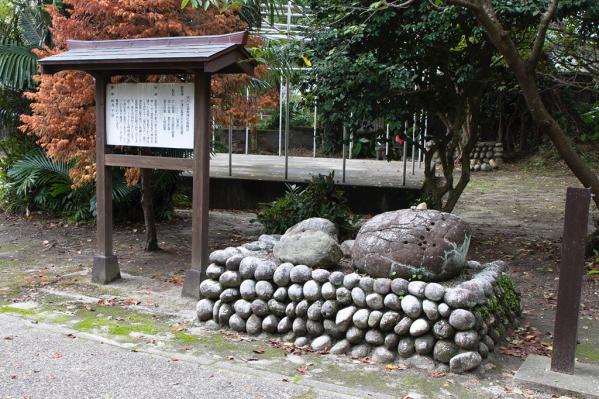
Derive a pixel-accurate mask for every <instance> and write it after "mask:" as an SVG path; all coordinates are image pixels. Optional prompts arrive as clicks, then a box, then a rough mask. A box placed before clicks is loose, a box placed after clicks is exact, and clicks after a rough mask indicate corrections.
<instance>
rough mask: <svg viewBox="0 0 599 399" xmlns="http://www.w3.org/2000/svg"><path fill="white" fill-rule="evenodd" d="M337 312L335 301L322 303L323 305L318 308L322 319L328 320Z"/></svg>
mask: <svg viewBox="0 0 599 399" xmlns="http://www.w3.org/2000/svg"><path fill="white" fill-rule="evenodd" d="M338 310H339V307H338V305H337V301H333V300H327V301H324V303H323V304H322V307H321V308H320V313H321V314H322V317H324V318H325V319H330V318H332V317H334V316H335V315H336V314H337V311H338Z"/></svg>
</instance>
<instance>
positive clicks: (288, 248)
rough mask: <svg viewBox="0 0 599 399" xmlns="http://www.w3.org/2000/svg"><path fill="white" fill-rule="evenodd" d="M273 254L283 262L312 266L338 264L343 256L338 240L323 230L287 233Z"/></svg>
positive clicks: (325, 266)
mask: <svg viewBox="0 0 599 399" xmlns="http://www.w3.org/2000/svg"><path fill="white" fill-rule="evenodd" d="M273 255H274V256H275V258H277V259H278V260H279V261H281V262H291V263H293V264H304V265H307V266H310V267H314V268H315V267H321V268H329V267H332V266H336V265H337V262H339V260H340V259H341V258H342V257H343V253H342V252H341V248H340V247H339V244H337V241H336V240H335V239H334V238H332V237H331V236H330V235H328V234H327V233H324V232H322V231H312V230H308V231H304V232H299V233H291V234H285V235H284V236H283V237H282V238H281V241H279V242H278V243H277V244H276V245H275V247H274V249H273Z"/></svg>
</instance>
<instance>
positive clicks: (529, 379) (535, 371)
mask: <svg viewBox="0 0 599 399" xmlns="http://www.w3.org/2000/svg"><path fill="white" fill-rule="evenodd" d="M550 368H551V358H548V357H544V356H538V355H530V356H528V357H527V358H526V361H525V362H524V363H523V364H522V366H520V369H519V370H518V372H517V373H516V375H515V376H514V383H515V384H516V385H518V386H520V387H522V388H530V389H536V390H540V391H546V392H549V393H552V394H557V395H568V396H574V397H577V398H599V366H597V365H590V364H584V363H576V366H575V371H574V374H562V373H556V372H554V371H551V369H550Z"/></svg>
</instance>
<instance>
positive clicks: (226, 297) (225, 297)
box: [219, 288, 239, 303]
mask: <svg viewBox="0 0 599 399" xmlns="http://www.w3.org/2000/svg"><path fill="white" fill-rule="evenodd" d="M219 299H220V300H221V302H223V303H225V302H226V303H228V302H233V301H236V300H237V299H239V290H238V289H237V288H227V289H226V290H223V292H221V294H220V297H219Z"/></svg>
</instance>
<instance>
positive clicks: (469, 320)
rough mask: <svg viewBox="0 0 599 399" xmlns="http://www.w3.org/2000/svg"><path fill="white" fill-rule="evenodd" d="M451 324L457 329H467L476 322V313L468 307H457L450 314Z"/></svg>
mask: <svg viewBox="0 0 599 399" xmlns="http://www.w3.org/2000/svg"><path fill="white" fill-rule="evenodd" d="M449 324H451V326H452V327H454V328H455V329H457V330H460V331H467V330H470V329H472V328H473V327H474V325H475V324H476V317H474V313H472V312H471V311H469V310H466V309H455V310H454V311H453V312H451V314H450V315H449Z"/></svg>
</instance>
